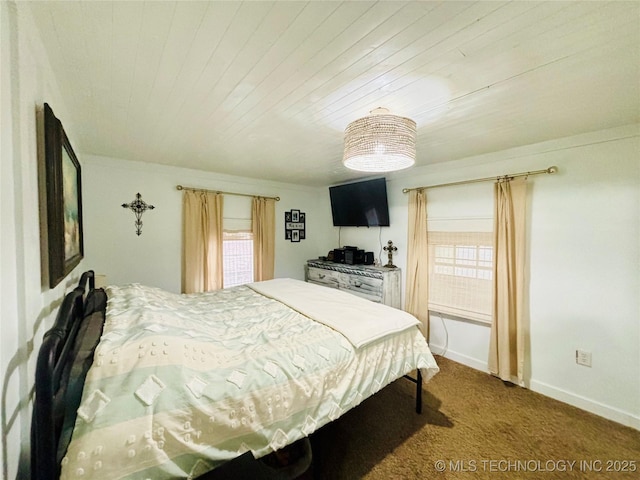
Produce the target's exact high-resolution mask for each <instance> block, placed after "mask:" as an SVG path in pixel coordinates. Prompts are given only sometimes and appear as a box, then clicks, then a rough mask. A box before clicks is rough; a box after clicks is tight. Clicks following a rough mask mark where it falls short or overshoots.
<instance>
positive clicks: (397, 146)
mask: <svg viewBox="0 0 640 480" xmlns="http://www.w3.org/2000/svg"><path fill="white" fill-rule="evenodd" d="M415 161H416V122H414V121H413V120H411V119H410V118H405V117H399V116H397V115H391V114H390V113H389V110H387V109H386V108H376V109H375V110H372V111H371V112H370V115H369V116H368V117H364V118H360V119H358V120H355V121H354V122H351V123H350V124H349V125H347V128H346V129H345V131H344V156H343V158H342V163H344V166H345V167H347V168H350V169H352V170H359V171H361V172H391V171H394V170H402V169H403V168H408V167H410V166H412V165H413V164H414V163H415Z"/></svg>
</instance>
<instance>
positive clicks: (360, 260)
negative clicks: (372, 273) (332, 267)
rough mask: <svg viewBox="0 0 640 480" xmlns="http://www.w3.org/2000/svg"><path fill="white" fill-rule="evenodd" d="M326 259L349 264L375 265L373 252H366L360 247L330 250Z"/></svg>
mask: <svg viewBox="0 0 640 480" xmlns="http://www.w3.org/2000/svg"><path fill="white" fill-rule="evenodd" d="M325 258H326V260H328V261H330V262H334V263H345V264H347V265H373V252H365V251H364V250H362V249H361V248H358V247H348V246H347V247H342V248H334V249H333V250H330V251H329V253H328V254H327V256H326V257H325Z"/></svg>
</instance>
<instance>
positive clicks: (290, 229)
mask: <svg viewBox="0 0 640 480" xmlns="http://www.w3.org/2000/svg"><path fill="white" fill-rule="evenodd" d="M305 230H306V215H305V213H304V212H301V211H300V210H289V211H288V212H284V239H285V240H290V241H291V242H299V241H300V240H304V239H305V238H306V232H305Z"/></svg>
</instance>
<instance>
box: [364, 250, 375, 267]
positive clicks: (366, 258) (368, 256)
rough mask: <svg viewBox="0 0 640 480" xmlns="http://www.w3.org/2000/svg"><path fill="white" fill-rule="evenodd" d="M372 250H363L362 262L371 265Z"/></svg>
mask: <svg viewBox="0 0 640 480" xmlns="http://www.w3.org/2000/svg"><path fill="white" fill-rule="evenodd" d="M373 261H374V259H373V252H364V262H362V263H364V264H365V265H373Z"/></svg>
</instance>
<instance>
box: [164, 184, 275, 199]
mask: <svg viewBox="0 0 640 480" xmlns="http://www.w3.org/2000/svg"><path fill="white" fill-rule="evenodd" d="M176 190H193V191H194V192H212V193H223V194H224V195H237V196H239V197H260V198H272V199H274V200H275V201H276V202H279V201H280V197H266V196H264V195H251V194H249V193H235V192H221V191H220V190H207V189H206V188H194V187H183V186H182V185H176Z"/></svg>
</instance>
